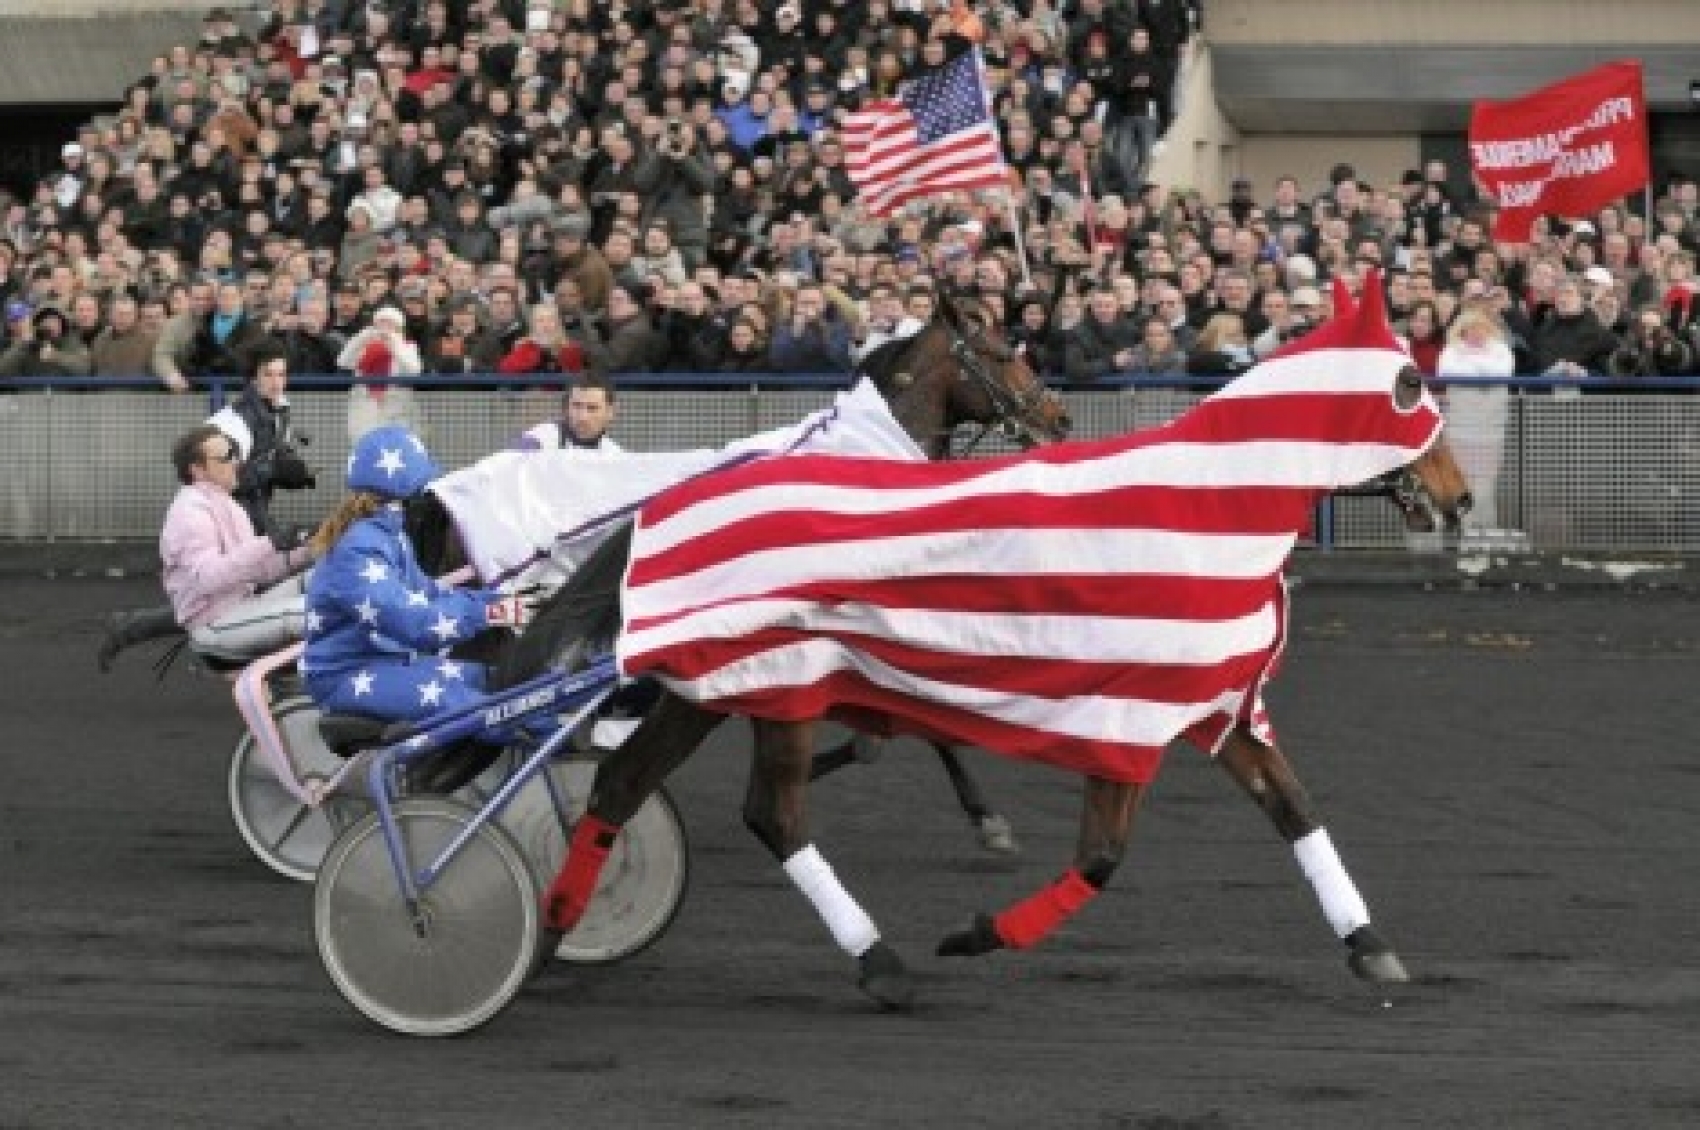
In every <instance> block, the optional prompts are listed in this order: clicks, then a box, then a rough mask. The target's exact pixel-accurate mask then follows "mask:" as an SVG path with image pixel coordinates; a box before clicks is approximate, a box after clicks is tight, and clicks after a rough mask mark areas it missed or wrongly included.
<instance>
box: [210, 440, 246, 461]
mask: <svg viewBox="0 0 1700 1130" xmlns="http://www.w3.org/2000/svg"><path fill="white" fill-rule="evenodd" d="M206 459H207V462H208V463H238V462H240V461H241V459H242V450H241V449H240V448H239V447H237V446H236V445H235V444H234V443H233V444H230V445H229V446H228V447H226V448H225V449H224V454H223V455H208V456H207V457H206Z"/></svg>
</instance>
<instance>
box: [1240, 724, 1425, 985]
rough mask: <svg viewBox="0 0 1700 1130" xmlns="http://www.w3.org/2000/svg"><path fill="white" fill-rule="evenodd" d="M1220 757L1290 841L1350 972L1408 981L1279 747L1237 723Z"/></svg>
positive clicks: (1369, 977) (1380, 979)
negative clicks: (1344, 951)
mask: <svg viewBox="0 0 1700 1130" xmlns="http://www.w3.org/2000/svg"><path fill="white" fill-rule="evenodd" d="M1218 760H1219V761H1221V763H1222V767H1223V768H1224V769H1226V770H1227V771H1228V773H1229V775H1230V776H1232V777H1233V778H1234V780H1235V781H1237V782H1239V784H1240V787H1241V788H1243V789H1244V790H1245V791H1246V793H1247V794H1248V795H1249V796H1250V797H1251V799H1252V801H1253V802H1254V803H1256V805H1257V806H1258V807H1259V808H1261V809H1262V810H1263V811H1264V813H1265V815H1267V816H1268V817H1269V819H1270V821H1271V822H1272V823H1273V824H1274V825H1275V830H1276V831H1277V832H1279V833H1280V834H1281V838H1282V839H1284V840H1286V841H1287V843H1289V844H1291V845H1292V847H1293V856H1294V857H1295V858H1296V859H1297V860H1298V863H1299V869H1300V870H1302V871H1303V872H1304V875H1305V878H1306V879H1308V880H1310V885H1311V889H1312V890H1313V891H1315V892H1316V899H1317V902H1319V903H1320V904H1321V905H1322V913H1323V915H1324V916H1325V917H1326V918H1327V919H1328V924H1329V925H1330V926H1332V927H1333V928H1334V932H1335V933H1336V934H1338V935H1339V936H1340V938H1341V940H1343V941H1344V942H1345V943H1346V948H1347V951H1348V952H1347V955H1346V963H1347V965H1349V966H1350V967H1351V970H1352V972H1353V973H1355V974H1357V975H1358V976H1359V977H1361V978H1363V979H1364V980H1366V981H1378V982H1387V983H1398V982H1404V981H1409V980H1410V979H1411V977H1410V974H1409V973H1407V972H1406V971H1405V966H1404V963H1403V962H1401V961H1400V960H1399V955H1398V954H1396V953H1394V952H1393V947H1392V946H1390V945H1388V943H1387V940H1386V939H1385V938H1383V937H1382V936H1381V934H1380V933H1379V932H1378V931H1377V930H1376V929H1375V927H1374V926H1372V925H1370V919H1369V907H1368V906H1367V905H1366V904H1365V903H1364V900H1363V896H1362V895H1360V894H1359V893H1358V888H1357V884H1355V883H1353V882H1352V877H1351V876H1350V875H1348V874H1347V873H1346V868H1345V865H1344V864H1342V863H1341V862H1340V856H1339V853H1338V852H1336V851H1335V850H1334V843H1333V841H1332V840H1330V839H1329V837H1328V830H1327V829H1326V828H1324V827H1323V826H1322V823H1321V821H1320V820H1319V819H1318V818H1317V814H1316V811H1315V809H1314V807H1313V806H1312V804H1311V800H1310V797H1309V795H1308V794H1307V793H1306V792H1305V789H1304V786H1303V785H1302V784H1300V783H1299V779H1298V776H1297V775H1296V774H1295V773H1294V772H1293V767H1292V765H1291V764H1290V763H1289V762H1288V761H1287V758H1286V757H1285V756H1284V755H1283V754H1282V753H1281V751H1280V750H1279V749H1277V748H1276V747H1275V746H1273V745H1268V744H1265V743H1264V742H1262V741H1259V740H1258V739H1257V738H1256V737H1255V736H1254V735H1253V734H1252V733H1251V732H1250V731H1249V730H1248V729H1247V728H1246V727H1244V726H1239V727H1237V728H1235V730H1234V732H1233V733H1232V734H1230V735H1229V736H1228V740H1227V742H1226V743H1225V744H1224V745H1223V747H1222V752H1221V754H1220V755H1219V756H1218Z"/></svg>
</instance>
